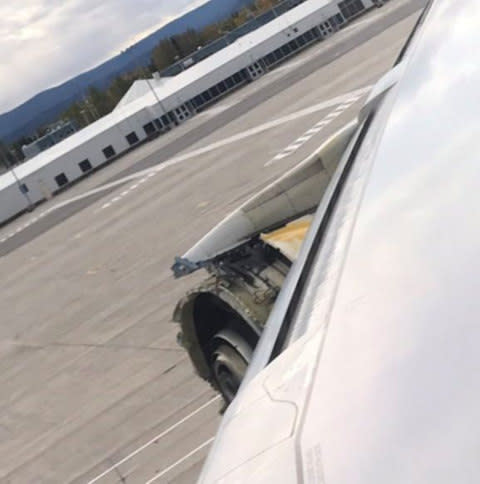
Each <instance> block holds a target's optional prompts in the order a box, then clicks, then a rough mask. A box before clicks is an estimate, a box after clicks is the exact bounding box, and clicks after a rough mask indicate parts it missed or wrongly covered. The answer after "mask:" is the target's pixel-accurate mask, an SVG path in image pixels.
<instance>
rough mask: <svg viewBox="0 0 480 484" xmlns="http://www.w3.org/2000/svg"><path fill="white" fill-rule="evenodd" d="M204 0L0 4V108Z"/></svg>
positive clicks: (75, 72)
mask: <svg viewBox="0 0 480 484" xmlns="http://www.w3.org/2000/svg"><path fill="white" fill-rule="evenodd" d="M205 1H207V0H176V1H175V2H172V1H170V0H135V1H134V2H133V1H131V0H104V1H103V2H98V1H97V0H24V1H22V2H21V3H20V5H21V6H19V5H18V3H17V2H1V3H0V19H2V20H1V21H0V46H1V50H2V56H3V58H2V62H1V63H0V78H1V79H2V96H1V97H0V113H1V112H5V111H7V110H10V109H12V108H14V107H15V106H17V105H18V104H20V103H22V102H24V101H26V100H27V99H29V98H30V97H31V96H33V95H35V94H36V93H37V92H40V91H42V90H44V89H47V88H49V87H52V86H55V85H57V84H60V83H62V82H63V81H65V80H67V79H69V78H71V77H73V76H76V75H78V74H80V73H81V72H84V71H86V70H88V69H90V68H92V67H94V66H96V65H98V64H100V63H101V62H103V61H105V60H107V59H108V58H110V57H112V56H114V55H116V54H118V53H119V52H120V51H121V50H122V49H124V48H126V47H128V46H129V45H131V44H133V43H134V42H136V41H138V40H140V39H141V38H143V37H145V36H146V35H148V34H150V33H152V32H154V31H155V30H157V29H158V28H159V27H161V26H162V25H163V24H165V23H167V22H168V21H170V20H172V19H174V18H176V17H178V16H180V15H181V14H182V13H184V12H186V11H187V10H190V9H192V8H195V7H197V6H199V5H201V4H202V3H205Z"/></svg>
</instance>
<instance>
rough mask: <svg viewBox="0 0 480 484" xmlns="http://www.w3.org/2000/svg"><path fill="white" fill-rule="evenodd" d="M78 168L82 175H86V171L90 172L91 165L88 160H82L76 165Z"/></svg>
mask: <svg viewBox="0 0 480 484" xmlns="http://www.w3.org/2000/svg"><path fill="white" fill-rule="evenodd" d="M78 166H79V167H80V170H82V173H87V171H90V170H91V169H92V164H91V163H90V160H83V161H81V162H80V163H79V164H78Z"/></svg>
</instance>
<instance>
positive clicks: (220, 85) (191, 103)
mask: <svg viewBox="0 0 480 484" xmlns="http://www.w3.org/2000/svg"><path fill="white" fill-rule="evenodd" d="M376 3H377V2H376V1H375V0H331V1H329V0H307V1H306V2H304V3H302V4H300V5H298V6H297V7H295V8H293V9H292V10H289V11H288V12H286V13H284V14H283V15H281V16H279V17H277V18H276V19H274V20H272V21H271V22H269V23H268V24H265V25H264V26H262V27H260V28H258V29H257V30H255V31H253V32H251V33H249V34H247V35H245V36H244V37H241V38H240V39H238V40H236V41H235V42H234V43H232V44H231V45H229V46H227V47H225V48H224V49H222V50H220V51H218V52H217V53H215V54H213V55H211V56H210V57H208V58H206V59H205V60H203V61H201V62H199V63H197V64H195V65H193V66H192V67H190V68H189V69H187V70H186V71H184V72H182V73H180V74H178V75H177V76H175V77H167V78H159V77H158V76H157V77H154V79H152V80H144V81H136V82H135V83H134V84H133V85H132V87H131V89H130V90H129V91H128V93H127V94H126V95H125V97H124V98H123V99H122V100H121V101H120V103H119V104H118V106H117V107H116V108H115V109H114V110H113V111H112V113H110V114H108V115H107V116H105V117H103V118H101V119H99V120H98V121H96V122H95V123H93V124H91V125H89V126H87V127H86V128H84V129H83V130H81V131H79V132H77V133H75V134H74V135H72V136H70V137H69V138H67V139H65V140H64V141H62V142H61V143H59V144H57V145H55V146H53V147H51V148H50V149H48V150H47V151H44V152H42V153H40V154H38V155H37V156H35V157H34V158H32V159H31V160H29V161H27V162H25V163H24V164H22V165H20V166H18V167H16V168H15V169H14V171H13V172H12V171H9V172H7V173H5V174H3V175H2V176H0V224H2V223H5V222H6V221H8V220H9V219H11V218H13V217H15V216H16V215H18V214H20V213H22V212H23V211H25V210H26V209H27V208H28V207H29V203H30V202H31V203H32V204H37V203H39V202H41V201H42V200H44V199H46V198H49V197H50V196H51V195H52V194H54V193H56V192H57V191H58V190H60V189H62V188H65V187H66V186H68V185H69V184H70V183H72V182H74V181H76V180H78V179H79V178H81V177H82V176H85V175H86V174H88V173H89V172H90V171H91V170H93V169H95V168H98V167H100V166H102V165H104V164H105V163H107V162H109V161H112V159H114V158H115V157H116V156H118V155H121V154H122V153H125V152H126V151H127V150H129V149H131V148H132V147H133V146H135V145H136V144H138V143H141V142H142V141H144V140H146V139H148V138H150V137H152V136H154V135H156V134H158V133H159V132H162V131H165V130H168V129H170V128H172V127H174V126H176V125H178V124H180V123H182V122H184V121H186V120H187V119H188V118H190V117H191V116H193V115H194V114H195V113H196V112H198V111H199V110H201V109H203V108H205V107H206V106H207V105H208V104H211V103H212V102H214V101H215V100H217V99H218V98H219V97H221V96H224V95H225V94H227V93H228V92H229V91H232V90H233V89H236V88H237V87H238V86H240V85H241V84H244V83H246V82H251V81H254V80H255V79H257V78H258V77H260V76H261V75H262V74H264V73H265V72H266V71H268V70H269V69H270V68H272V67H274V66H275V65H276V64H278V63H280V62H281V61H283V60H284V59H285V58H287V57H289V56H291V55H293V54H294V53H296V52H298V51H299V50H301V49H302V48H304V47H305V46H307V45H309V44H311V43H313V42H316V41H318V40H322V39H324V38H326V37H328V36H329V35H331V34H333V33H334V32H335V31H336V30H338V29H339V28H340V27H341V26H343V25H344V24H345V23H347V22H348V21H349V20H351V19H352V18H353V17H356V16H357V15H359V14H360V13H362V12H363V11H365V10H367V9H369V8H371V7H373V6H374V5H376Z"/></svg>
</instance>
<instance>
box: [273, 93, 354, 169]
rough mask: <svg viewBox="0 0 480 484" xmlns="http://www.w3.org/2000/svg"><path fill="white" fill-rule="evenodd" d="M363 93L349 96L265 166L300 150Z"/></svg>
mask: <svg viewBox="0 0 480 484" xmlns="http://www.w3.org/2000/svg"><path fill="white" fill-rule="evenodd" d="M360 97H361V94H359V95H355V96H352V97H350V98H349V100H348V101H344V102H343V103H342V104H340V106H338V107H337V108H336V109H335V110H334V111H332V112H331V113H329V114H327V116H325V118H323V119H322V120H321V121H319V122H318V123H317V124H315V126H313V128H310V129H309V130H308V131H307V132H305V133H304V134H303V135H302V136H300V138H297V139H296V140H295V141H294V142H293V143H291V144H289V145H288V146H287V147H286V148H285V149H284V150H283V151H281V152H280V153H278V155H276V156H275V157H274V158H273V159H271V160H270V161H267V163H265V165H264V166H265V167H268V166H272V165H273V164H274V163H276V162H277V161H280V160H283V159H285V158H288V157H289V156H291V155H293V153H295V152H296V151H298V150H299V149H300V148H301V147H302V146H303V145H304V144H305V143H307V142H308V141H310V140H311V139H312V138H313V137H314V136H315V135H316V134H318V133H320V131H322V129H323V128H325V126H327V125H329V124H330V123H331V122H332V121H333V120H334V119H336V118H338V116H340V115H341V114H342V113H343V112H344V111H345V110H347V109H348V108H349V107H350V106H351V105H352V104H353V103H354V102H356V101H358V100H359V99H360Z"/></svg>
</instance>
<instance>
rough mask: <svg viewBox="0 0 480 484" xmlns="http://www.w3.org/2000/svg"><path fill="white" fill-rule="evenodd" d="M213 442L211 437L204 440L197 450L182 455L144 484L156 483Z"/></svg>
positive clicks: (213, 438)
mask: <svg viewBox="0 0 480 484" xmlns="http://www.w3.org/2000/svg"><path fill="white" fill-rule="evenodd" d="M214 440H215V437H212V438H211V439H208V440H206V441H205V442H204V443H203V444H201V445H199V446H198V447H197V448H195V449H193V450H192V451H191V452H189V453H188V454H186V455H184V456H183V457H182V458H181V459H178V460H177V462H174V463H173V464H172V465H171V466H168V467H167V468H166V469H163V471H161V472H159V473H158V474H156V475H155V477H152V479H150V480H149V481H147V482H146V483H145V484H152V482H155V481H157V480H158V479H160V478H161V477H163V476H164V475H165V474H167V473H168V472H170V471H171V470H172V469H174V468H175V467H177V466H178V465H180V464H182V463H183V462H185V461H186V460H187V459H189V458H190V457H192V456H193V455H195V454H196V453H197V452H199V451H200V450H202V449H203V448H204V447H207V446H208V445H210V444H211V443H212V442H213V441H214Z"/></svg>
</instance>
